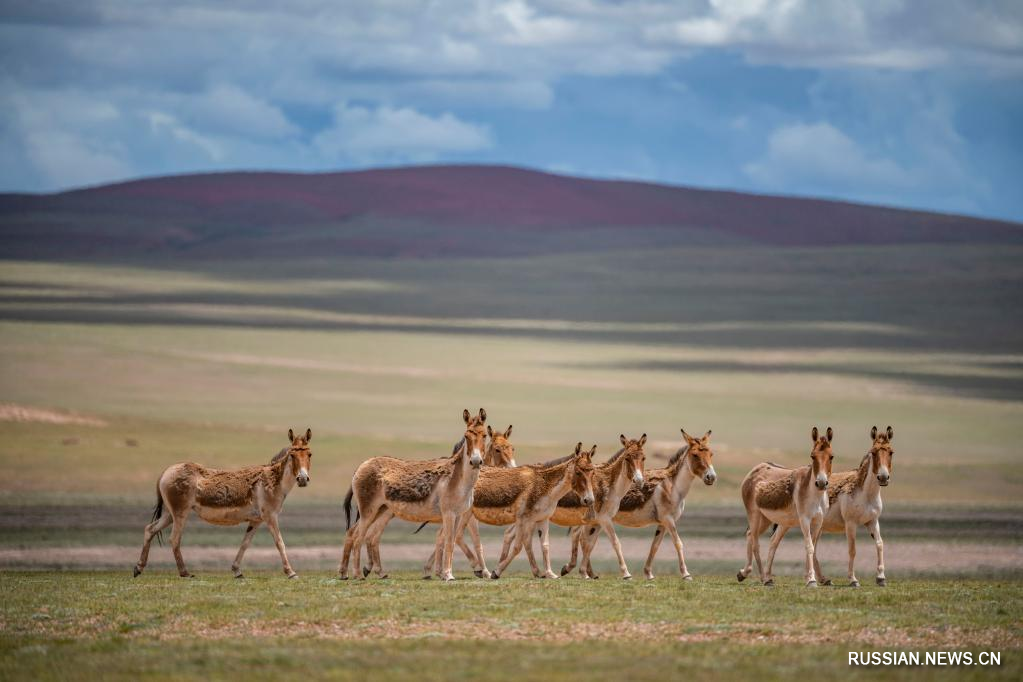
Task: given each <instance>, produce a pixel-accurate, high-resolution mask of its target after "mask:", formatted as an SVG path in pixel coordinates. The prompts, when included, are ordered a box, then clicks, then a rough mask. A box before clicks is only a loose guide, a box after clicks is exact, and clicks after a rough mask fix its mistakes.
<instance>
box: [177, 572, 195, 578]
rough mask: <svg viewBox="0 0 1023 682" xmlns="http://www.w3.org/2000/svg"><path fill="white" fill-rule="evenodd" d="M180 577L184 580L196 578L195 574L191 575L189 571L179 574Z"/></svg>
mask: <svg viewBox="0 0 1023 682" xmlns="http://www.w3.org/2000/svg"><path fill="white" fill-rule="evenodd" d="M178 575H179V576H181V577H182V578H194V577H195V575H194V574H192V573H189V572H188V571H183V572H181V573H178Z"/></svg>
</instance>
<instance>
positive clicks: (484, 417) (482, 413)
mask: <svg viewBox="0 0 1023 682" xmlns="http://www.w3.org/2000/svg"><path fill="white" fill-rule="evenodd" d="M485 421H487V411H486V410H484V409H483V408H482V407H481V408H480V424H482V423H483V422H485Z"/></svg>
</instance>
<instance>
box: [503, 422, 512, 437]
mask: <svg viewBox="0 0 1023 682" xmlns="http://www.w3.org/2000/svg"><path fill="white" fill-rule="evenodd" d="M511 430H512V425H511V424H509V425H508V429H507V430H506V431H505V432H504V437H505V438H511Z"/></svg>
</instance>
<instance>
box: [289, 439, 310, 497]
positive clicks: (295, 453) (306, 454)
mask: <svg viewBox="0 0 1023 682" xmlns="http://www.w3.org/2000/svg"><path fill="white" fill-rule="evenodd" d="M312 439H313V430H312V429H306V430H305V435H304V436H296V435H295V432H294V431H293V430H292V429H288V440H289V441H291V447H290V448H288V457H291V470H292V471H294V472H295V480H296V481H298V487H299V488H304V487H306V486H307V485H309V469H310V467H312V459H313V453H312V450H310V449H309V441H311V440H312Z"/></svg>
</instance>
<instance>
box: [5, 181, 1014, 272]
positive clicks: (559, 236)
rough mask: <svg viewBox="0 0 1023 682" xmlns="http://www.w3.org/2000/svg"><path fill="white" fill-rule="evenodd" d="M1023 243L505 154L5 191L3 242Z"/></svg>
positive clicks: (415, 253)
mask: <svg viewBox="0 0 1023 682" xmlns="http://www.w3.org/2000/svg"><path fill="white" fill-rule="evenodd" d="M733 242H738V243H747V244H749V243H752V244H764V245H775V246H831V245H885V244H912V243H950V242H955V243H959V242H968V243H1021V242H1023V226H1020V225H1019V224H1014V223H1007V222H1000V221H994V220H984V219H979V218H971V217H964V216H956V215H945V214H937V213H927V212H921V211H908V210H900V209H892V208H884V207H878V206H868V205H862V204H852V203H844V202H836V201H825V200H819V199H802V198H791V197H776V196H761V195H752V194H743V193H739V192H727V191H714V190H703V189H691V188H685V187H671V186H665V185H656V184H650V183H640V182H625V181H614V180H593V179H584V178H576V177H567V176H559V175H551V174H548V173H542V172H537V171H532V170H525V169H520V168H510V167H501V166H433V167H411V168H394V169H380V170H367V171H352V172H338V173H319V174H299V173H271V172H233V173H215V174H200V175H182V176H173V177H162V178H150V179H143V180H136V181H131V182H124V183H118V184H113V185H105V186H100V187H93V188H88V189H80V190H74V191H68V192H61V193H56V194H44V195H29V194H0V257H4V258H40V259H45V258H64V259H68V258H70V259H97V260H114V261H117V260H131V259H134V258H139V257H174V256H177V255H187V256H189V257H193V258H217V259H230V258H233V257H277V256H280V255H281V254H283V253H288V252H289V251H290V252H293V253H299V252H301V253H314V254H316V255H319V256H324V257H330V256H341V255H346V256H352V255H371V256H383V257H438V256H474V255H482V254H486V255H489V256H500V255H533V254H537V253H558V252H572V251H585V250H606V249H619V248H629V247H640V248H660V247H666V246H678V245H686V244H727V243H733Z"/></svg>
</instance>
